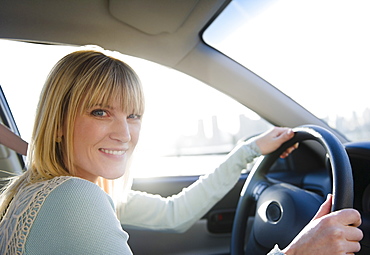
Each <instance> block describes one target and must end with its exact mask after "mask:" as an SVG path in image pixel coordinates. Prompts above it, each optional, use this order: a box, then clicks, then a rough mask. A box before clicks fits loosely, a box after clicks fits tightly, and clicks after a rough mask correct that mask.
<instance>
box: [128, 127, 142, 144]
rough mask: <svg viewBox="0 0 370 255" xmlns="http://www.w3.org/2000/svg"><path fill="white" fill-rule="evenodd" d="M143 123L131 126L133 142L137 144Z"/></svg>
mask: <svg viewBox="0 0 370 255" xmlns="http://www.w3.org/2000/svg"><path fill="white" fill-rule="evenodd" d="M140 130H141V125H134V126H132V127H131V128H130V135H131V143H132V144H133V145H134V146H136V144H137V143H138V141H139V136H140Z"/></svg>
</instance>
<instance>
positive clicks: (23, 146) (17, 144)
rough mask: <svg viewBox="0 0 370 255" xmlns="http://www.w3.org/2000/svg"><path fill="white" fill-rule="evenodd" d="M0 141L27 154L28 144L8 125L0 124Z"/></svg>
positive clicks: (18, 151) (22, 153)
mask: <svg viewBox="0 0 370 255" xmlns="http://www.w3.org/2000/svg"><path fill="white" fill-rule="evenodd" d="M0 143H1V144H3V145H5V146H6V147H8V148H10V149H12V150H14V151H16V152H17V153H19V154H21V155H26V154H27V146H28V144H27V143H26V142H25V141H23V140H22V139H21V138H20V137H19V136H17V135H16V134H14V133H13V132H12V131H11V130H10V129H8V128H7V127H6V126H4V125H1V124H0Z"/></svg>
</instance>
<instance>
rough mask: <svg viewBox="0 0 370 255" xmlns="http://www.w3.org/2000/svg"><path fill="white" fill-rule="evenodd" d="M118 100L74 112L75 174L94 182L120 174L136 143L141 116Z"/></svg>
mask: <svg viewBox="0 0 370 255" xmlns="http://www.w3.org/2000/svg"><path fill="white" fill-rule="evenodd" d="M121 108H122V107H120V105H118V104H117V103H113V104H112V105H97V106H95V107H94V108H92V109H88V110H87V111H86V112H83V114H81V115H79V114H78V115H77V117H76V122H75V127H74V141H73V146H74V155H73V156H74V162H73V164H74V167H75V170H76V175H77V176H78V177H81V178H84V179H86V180H89V181H92V182H96V181H97V178H98V177H99V176H101V177H103V178H106V179H115V178H119V177H121V176H122V175H123V174H124V173H125V170H126V167H127V165H128V161H129V158H130V157H131V154H132V152H133V150H134V148H135V146H136V144H137V142H138V139H139V133H140V128H141V116H138V115H135V114H133V113H131V112H124V111H122V110H120V109H121Z"/></svg>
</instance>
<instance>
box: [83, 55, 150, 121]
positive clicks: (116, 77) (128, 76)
mask: <svg viewBox="0 0 370 255" xmlns="http://www.w3.org/2000/svg"><path fill="white" fill-rule="evenodd" d="M88 84H89V86H85V89H84V91H83V93H82V94H81V95H84V97H83V98H81V102H80V103H81V104H80V105H81V107H80V110H82V111H85V110H86V109H90V108H92V107H95V106H96V105H111V104H112V103H113V102H117V103H118V104H119V105H120V106H121V109H120V110H122V111H124V112H126V113H128V114H138V115H143V114H144V95H143V89H142V87H141V83H140V80H139V79H138V77H137V75H136V73H135V72H134V71H133V70H132V69H131V68H130V67H129V66H128V65H126V64H124V63H122V62H120V61H118V60H113V63H110V65H105V66H102V70H99V69H97V70H95V72H93V73H91V75H89V81H88Z"/></svg>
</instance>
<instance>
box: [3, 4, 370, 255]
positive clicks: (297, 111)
mask: <svg viewBox="0 0 370 255" xmlns="http://www.w3.org/2000/svg"><path fill="white" fill-rule="evenodd" d="M244 2H245V3H246V2H248V3H249V4H250V6H251V7H250V8H254V4H255V5H257V4H256V1H232V0H187V1H174V0H135V1H133V0H93V1H91V0H78V1H73V0H67V1H65V0H64V1H62V0H35V1H27V0H0V40H6V41H11V42H21V43H22V44H27V45H38V46H45V47H48V46H55V47H59V46H67V47H69V46H73V47H80V46H84V45H97V46H99V47H102V48H104V49H107V50H111V51H114V52H118V53H119V54H123V55H125V56H128V57H134V58H138V59H143V60H145V61H148V62H151V63H155V64H156V65H160V66H163V67H165V69H170V70H175V71H176V72H179V73H182V74H184V75H186V76H190V77H191V78H192V79H194V80H196V81H199V82H201V83H202V85H204V86H206V87H207V89H208V88H210V89H212V90H215V91H217V93H220V94H223V95H224V96H227V98H230V99H232V100H233V101H236V102H237V103H238V105H240V106H241V107H243V108H248V109H249V110H251V111H253V112H254V114H256V116H258V119H260V120H261V121H262V123H263V124H261V122H258V123H259V124H254V123H257V122H253V121H250V122H248V123H247V124H246V126H247V127H248V125H249V124H251V123H252V124H253V125H254V127H253V128H250V130H249V132H246V133H242V134H239V136H233V138H232V139H231V140H232V142H231V145H230V144H228V145H229V146H228V147H221V146H213V147H212V146H208V145H207V146H205V145H202V146H198V147H196V148H194V145H195V144H196V143H197V142H199V140H200V138H199V137H193V138H192V139H190V138H187V140H186V139H185V138H184V141H186V142H187V143H185V142H183V143H180V142H179V144H180V145H179V146H178V147H177V150H176V151H175V152H174V151H171V152H170V153H168V152H167V153H165V154H166V155H165V157H166V159H167V160H171V161H174V162H175V163H174V165H171V166H170V169H174V168H187V169H189V171H188V172H186V173H181V174H172V175H171V174H164V175H162V176H156V177H152V176H151V173H152V172H155V171H156V170H155V169H160V168H162V167H164V164H162V163H163V161H158V162H159V164H158V165H156V164H155V162H153V163H152V165H150V166H149V168H150V169H152V170H151V171H150V172H149V174H147V175H145V174H144V175H143V176H141V177H140V178H135V179H134V183H133V186H132V189H134V190H140V191H145V192H148V193H153V194H160V195H162V196H164V197H167V196H171V195H174V194H177V193H178V192H180V191H181V190H182V189H183V188H185V187H188V186H189V185H190V184H191V183H193V182H194V181H196V180H197V179H198V178H199V175H201V174H199V173H197V172H193V171H192V168H194V169H195V168H199V167H200V166H196V164H197V163H196V162H198V161H194V160H200V158H201V157H203V156H204V157H206V156H208V157H213V156H217V160H214V159H213V158H210V161H213V163H212V164H213V165H212V168H213V167H214V165H215V167H217V164H218V162H222V159H223V158H224V157H225V156H226V154H227V153H228V152H229V151H230V150H231V149H232V147H233V146H235V144H236V143H237V142H238V140H241V139H243V140H246V139H248V138H250V137H253V136H254V135H257V134H259V133H262V132H264V131H265V130H266V129H267V128H269V127H271V126H284V127H292V128H293V130H294V131H295V132H296V136H295V138H294V139H293V140H292V141H289V142H287V143H286V144H284V145H283V146H282V147H281V148H280V149H279V150H278V151H276V152H274V153H272V154H270V155H267V156H264V157H260V158H258V159H257V160H256V161H255V162H253V163H252V164H250V165H248V166H246V168H245V169H244V170H243V172H242V174H241V177H240V180H239V182H238V183H237V184H236V185H235V187H234V188H233V189H232V190H231V191H230V192H229V193H228V194H227V195H226V196H225V197H224V198H223V199H222V200H221V201H219V202H218V203H217V204H216V205H215V206H214V207H213V208H212V209H211V210H210V211H209V212H208V213H207V214H205V215H204V216H203V217H202V218H201V219H200V220H199V221H198V222H197V223H196V224H194V226H192V227H191V228H190V229H189V230H188V231H186V232H184V233H165V232H155V231H146V230H137V229H125V231H127V232H128V233H129V236H130V238H129V245H130V247H131V249H132V251H133V253H134V254H135V255H140V254H161V255H166V254H178V255H180V254H182V255H184V254H199V255H201V254H204V255H206V254H207V255H226V254H232V255H236V254H267V252H268V251H269V250H271V249H272V248H273V246H274V244H276V243H278V244H279V245H280V247H284V246H285V245H287V244H288V243H289V242H290V241H291V240H292V238H293V237H294V236H295V235H296V234H297V233H298V232H299V231H300V230H301V229H302V228H303V226H305V224H307V222H309V220H310V219H311V218H312V217H313V215H314V214H315V213H316V211H317V209H318V207H319V206H320V204H321V203H322V202H323V201H324V200H325V198H326V196H327V195H328V194H329V193H332V194H334V205H333V209H335V210H337V209H341V208H347V207H351V208H355V209H357V210H358V211H359V212H360V213H361V215H362V225H361V226H360V228H361V230H362V231H363V233H364V238H363V240H362V241H361V251H360V252H358V253H357V254H368V253H369V252H370V171H369V170H370V169H369V168H370V136H366V135H367V132H365V131H364V132H363V134H364V137H363V138H361V139H352V137H351V138H348V137H350V136H349V135H348V134H344V133H343V131H341V130H340V129H339V128H338V127H333V125H332V122H330V121H327V120H325V119H323V118H319V117H317V115H316V114H314V113H313V112H311V111H309V110H308V109H306V108H305V107H304V106H302V105H301V104H300V103H299V102H298V101H297V100H295V99H293V98H292V97H291V96H289V95H288V94H286V93H284V92H283V91H282V90H281V89H279V88H277V87H275V86H274V84H272V83H270V82H269V81H268V80H266V79H265V78H264V77H262V76H261V75H259V74H257V73H256V72H254V71H253V70H250V69H248V68H247V67H245V66H244V65H243V64H242V63H241V62H240V61H237V60H234V58H233V57H230V56H228V55H226V54H225V53H223V52H221V51H220V50H219V49H217V48H215V47H213V46H211V45H210V44H209V43H208V41H207V40H208V39H206V38H205V37H204V33H205V31H207V29H208V28H209V27H210V25H211V24H213V22H215V21H216V20H217V19H218V17H220V16H221V14H223V13H224V12H225V11H226V10H230V8H235V9H236V10H238V8H239V7H238V6H239V5H242V3H244ZM257 2H258V1H257ZM263 2H264V6H265V5H268V4H269V3H270V2H271V1H263ZM272 2H273V3H275V1H272ZM252 3H254V4H252ZM331 4H332V5H335V3H331ZM247 16H248V15H247ZM235 19H237V18H236V16H235ZM228 21H230V22H231V21H233V18H232V17H230V16H228ZM221 24H222V25H223V26H225V27H224V28H223V29H224V30H227V29H228V26H229V24H228V22H223V23H221ZM218 31H219V32H220V34H223V33H224V32H223V31H221V30H218ZM362 33H363V32H362ZM4 45H5V44H4ZM303 50H304V49H302V51H303ZM6 51H9V50H8V49H6V48H2V49H1V50H0V59H1V58H3V57H2V56H5V55H2V54H5V52H6ZM236 54H237V53H236ZM296 54H298V53H296ZM41 55H42V56H41ZM41 55H40V56H39V57H40V59H43V58H44V57H45V56H44V55H43V54H42V53H41ZM45 55H47V54H45ZM11 56H12V58H13V60H14V64H10V62H7V63H5V64H4V66H5V65H6V68H9V69H10V68H12V69H15V70H17V72H18V75H19V76H22V72H23V70H22V69H21V68H20V67H19V66H21V63H20V62H23V60H22V58H23V57H24V56H23V55H22V54H19V55H17V52H14V53H12V55H11ZM4 59H5V58H4ZM128 59H129V58H128ZM32 61H35V59H32ZM0 62H1V60H0ZM128 62H129V61H128ZM18 64H19V66H18ZM139 65H140V64H139ZM4 68H5V67H3V66H2V65H0V69H3V70H0V76H5V73H6V72H7V71H5V70H4ZM134 69H135V67H134ZM3 71H4V72H3ZM286 71H287V74H285V75H289V71H290V70H286ZM338 75H340V73H338ZM139 76H140V73H139ZM312 76H314V74H312ZM43 78H45V77H43ZM162 78H163V76H161V77H159V78H158V79H159V80H160V79H162ZM151 79H154V78H153V77H148V80H149V81H150V80H151ZM303 79H304V78H303ZM145 81H146V80H145ZM177 82H178V80H177V81H175V82H173V83H171V84H170V86H175V85H176V84H175V83H177ZM6 83H8V82H7V81H6V80H4V81H3V80H2V79H1V77H0V86H1V87H2V91H1V93H0V96H1V97H0V119H1V124H3V125H5V126H7V127H8V128H9V129H11V130H12V131H13V132H15V133H16V134H18V135H20V136H21V137H23V133H22V130H20V128H19V126H20V125H21V123H20V122H21V121H22V120H19V119H17V118H16V116H15V115H16V114H15V113H16V111H15V109H13V104H11V103H10V98H8V95H7V84H6ZM146 83H148V82H146ZM185 83H186V82H185ZM9 86H13V85H11V84H10V82H9V85H8V87H9ZM27 86H28V87H29V88H28V89H30V90H32V87H30V86H31V85H28V84H27ZM41 86H42V84H41ZM186 86H189V87H186ZM190 86H191V85H190V84H189V85H188V84H185V87H184V88H185V89H184V91H187V88H188V91H189V95H188V94H186V96H185V94H184V93H185V92H182V93H183V94H182V96H183V97H184V99H185V103H184V104H178V105H175V103H177V102H176V99H175V97H174V96H173V95H172V93H175V90H176V89H174V91H172V90H171V89H162V87H160V86H159V85H158V86H156V85H154V88H152V89H153V90H156V93H157V94H155V95H152V94H150V93H148V95H147V97H148V103H149V101H151V100H153V101H161V100H167V99H168V100H171V99H173V101H169V102H172V103H173V104H174V105H164V108H163V109H165V110H164V111H167V110H168V109H169V108H176V107H178V108H180V107H182V108H185V109H188V108H187V107H190V105H192V104H193V98H192V97H193V96H194V98H195V97H196V96H197V95H196V94H197V93H198V92H197V88H196V87H195V89H194V90H190ZM296 86H299V82H297V85H296ZM364 86H367V85H366V84H365V85H364ZM337 87H339V86H337ZM144 88H145V86H144ZM346 89H347V92H346V93H348V97H352V94H349V93H351V92H349V91H348V88H346ZM8 90H9V89H8ZM35 90H36V89H35ZM200 90H201V88H199V91H200ZM300 90H301V91H300V93H301V94H305V93H307V97H309V95H310V94H308V91H309V90H311V88H310V87H302V88H300ZM338 90H339V88H338ZM17 93H18V94H22V91H21V90H19V89H18V91H17ZM199 93H200V92H199ZM208 93H209V92H208V90H207V91H206V92H205V94H203V95H201V96H200V97H201V99H200V100H201V103H200V106H196V110H194V112H197V111H198V112H201V109H200V107H204V108H211V109H216V108H217V107H220V108H222V107H223V103H221V102H220V101H217V100H216V102H211V99H210V97H209V98H208ZM317 93H318V94H324V93H323V92H320V91H318V92H317ZM335 93H336V91H332V94H331V95H325V96H326V100H327V101H326V102H324V103H325V104H324V105H328V104H331V101H330V100H332V98H334V97H336V94H335ZM338 93H339V92H338ZM355 93H356V95H357V94H362V93H365V94H366V90H365V92H363V91H356V92H355ZM37 96H38V95H36V99H37ZM151 96H152V97H151ZM172 97H173V98H172ZM180 97H181V95H180ZM151 98H152V99H151ZM22 100H23V99H22ZM25 100H28V99H25ZM309 100H310V101H312V102H317V104H319V99H318V97H312V98H310V99H309ZM194 101H195V99H194ZM19 102H20V100H19V101H18V104H19ZM166 102H167V101H166ZM194 104H195V103H194ZM342 104H346V103H345V100H343V103H342ZM21 105H23V107H25V106H26V105H28V102H27V101H25V102H22V103H21ZM188 105H189V106H188ZM347 105H348V107H350V104H347ZM28 108H31V107H28ZM147 108H150V106H148V107H147ZM323 108H325V107H323ZM217 109H218V108H217ZM31 110H32V109H31ZM169 112H170V111H169ZM184 112H186V110H184ZM182 113H183V112H182V111H180V110H179V114H178V115H179V116H180V117H181V115H182ZM166 114H167V113H166V112H160V113H159V114H158V112H155V113H154V115H155V116H158V115H166ZM190 114H194V113H193V112H191V113H190ZM228 114H232V112H228V113H226V115H228ZM184 115H186V113H184ZM161 117H162V116H161ZM165 118H171V116H170V114H169V115H168V116H165ZM219 118H220V117H219ZM221 118H222V117H221ZM148 119H149V118H148ZM220 121H221V120H220ZM184 122H185V117H184ZM213 122H216V121H215V119H213ZM363 122H364V123H365V124H363V126H364V128H365V130H366V128H367V130H368V127H369V126H368V125H370V123H367V122H366V120H365V119H364V120H363ZM359 123H360V122H359ZM361 123H362V122H361ZM180 124H181V123H180ZM201 124H202V123H199V122H196V124H195V126H196V128H198V130H199V128H200V126H201ZM352 124H353V125H354V124H356V123H354V122H352ZM366 124H367V126H366ZM24 125H27V126H29V127H30V126H32V123H29V122H26V121H25V124H24ZM143 125H145V124H143ZM147 125H148V126H149V127H153V126H160V128H161V129H162V131H163V132H164V133H170V131H173V130H175V131H176V129H178V127H177V126H174V127H171V126H166V125H164V126H161V121H160V120H158V117H157V119H154V122H153V123H151V124H149V121H148V123H147ZM181 125H182V124H181ZM358 125H360V124H358ZM219 126H221V124H219ZM201 127H203V126H201ZM213 127H214V126H213ZM246 129H247V128H246ZM213 131H214V129H213ZM151 135H152V134H149V136H151ZM164 136H165V135H164ZM204 136H205V137H206V135H204ZM182 137H184V135H183V136H182ZM169 138H171V137H169ZM141 139H143V140H144V139H145V138H141ZM158 139H164V138H163V136H162V137H159V138H158ZM171 139H172V138H171ZM174 140H175V139H172V140H171V141H174ZM0 141H1V138H0ZM159 141H161V140H159ZM296 142H298V143H299V147H298V149H297V150H295V151H294V152H293V153H292V154H291V155H290V156H289V157H287V158H285V159H281V158H279V155H280V154H281V153H282V152H283V151H284V150H285V149H286V148H288V147H289V146H291V145H293V144H294V143H296ZM184 144H185V145H184ZM188 145H189V146H188ZM186 146H188V147H186ZM191 146H193V147H191ZM143 147H145V146H143ZM211 147H212V149H209V148H211ZM200 148H201V149H200ZM175 160H176V161H175ZM187 160H189V161H187ZM190 160H193V161H190ZM220 160H221V161H220ZM210 161H207V162H210ZM26 162H27V159H26V157H25V156H22V155H19V154H17V153H16V152H15V151H13V150H11V149H9V148H7V147H5V146H3V145H0V169H1V170H2V171H0V177H9V176H12V175H18V174H21V173H22V172H23V171H26ZM166 162H167V161H166ZM188 162H190V163H188ZM139 163H141V162H139ZM139 163H138V164H139ZM149 163H150V162H149ZM139 166H140V164H139ZM210 166H211V164H210ZM144 168H148V167H144ZM1 183H2V184H4V183H6V180H2V182H1ZM82 245H83V244H82Z"/></svg>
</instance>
